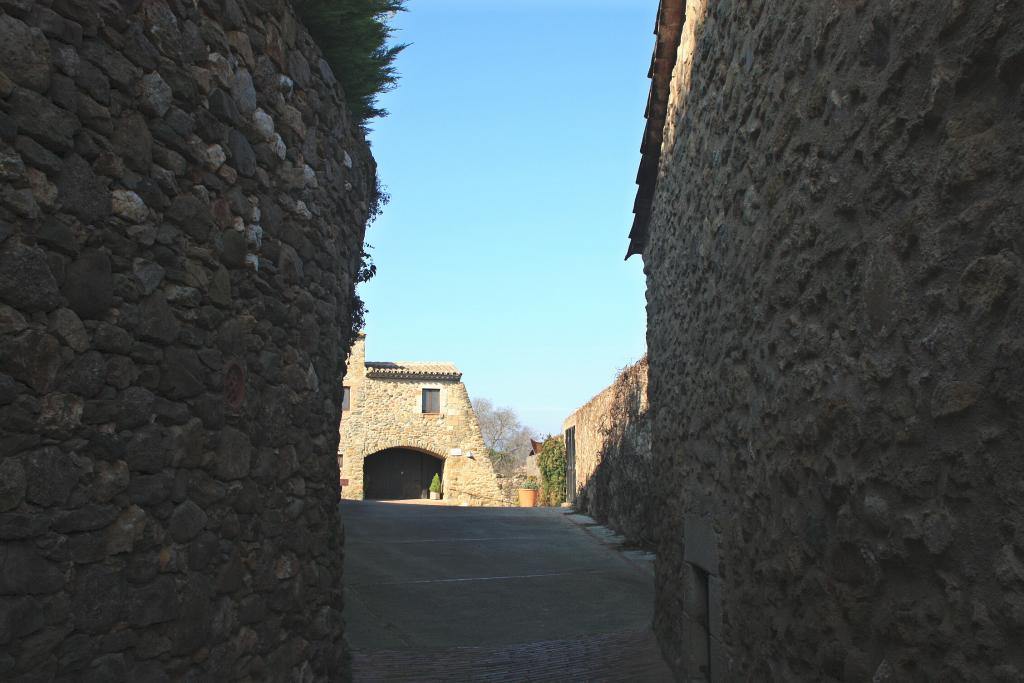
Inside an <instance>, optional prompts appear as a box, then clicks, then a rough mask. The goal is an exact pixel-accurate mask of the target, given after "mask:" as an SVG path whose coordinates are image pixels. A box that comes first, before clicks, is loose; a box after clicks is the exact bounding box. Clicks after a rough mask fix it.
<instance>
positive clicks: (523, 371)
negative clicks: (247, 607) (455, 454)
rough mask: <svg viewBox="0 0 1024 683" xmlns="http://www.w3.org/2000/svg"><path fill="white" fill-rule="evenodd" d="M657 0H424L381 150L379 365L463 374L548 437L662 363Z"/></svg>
mask: <svg viewBox="0 0 1024 683" xmlns="http://www.w3.org/2000/svg"><path fill="white" fill-rule="evenodd" d="M657 4H658V3H657V1H656V0H648V1H646V2H645V1H643V0H507V1H505V0H410V2H409V4H408V7H409V11H408V12H406V13H404V14H401V15H399V16H398V17H397V18H396V19H395V20H394V22H393V24H394V26H396V27H397V28H398V29H399V31H398V33H397V35H396V38H397V40H398V41H400V42H406V43H411V45H410V47H408V48H407V49H406V50H405V52H404V53H402V55H401V56H400V57H399V60H398V63H397V66H398V69H399V71H400V73H401V76H402V79H401V82H400V83H399V86H398V88H397V89H396V90H394V91H392V92H390V93H387V94H386V95H384V96H383V97H382V98H381V104H382V105H383V106H384V108H386V109H388V110H389V111H390V116H388V117H387V118H384V119H381V120H377V121H375V122H374V123H373V124H372V129H373V130H372V133H371V135H370V140H371V144H372V146H373V153H374V156H375V157H376V159H377V163H378V171H379V174H380V177H381V180H382V182H383V184H384V185H385V186H386V187H387V189H388V192H389V193H390V194H391V202H390V204H389V205H388V206H387V207H386V208H385V210H384V213H383V215H382V216H381V217H380V218H379V219H378V220H377V221H376V222H375V223H374V224H373V225H372V226H371V227H370V229H369V231H368V233H367V241H368V242H369V243H370V244H372V245H373V247H374V248H373V250H372V254H373V258H374V261H375V263H376V264H377V269H378V270H377V276H376V277H375V278H374V279H373V280H371V281H370V282H369V283H367V284H365V285H362V286H361V288H360V292H361V295H362V296H363V298H364V299H365V301H366V305H367V308H368V309H369V314H368V316H367V326H366V333H367V349H366V351H367V359H368V360H421V361H422V360H438V361H452V362H454V363H456V364H457V365H458V366H459V368H460V369H461V370H462V372H463V381H464V382H465V383H466V386H467V388H468V389H469V393H470V396H471V397H474V398H475V397H486V398H489V399H491V400H492V401H493V402H494V403H495V404H496V405H500V406H510V407H511V408H513V409H515V410H516V412H518V413H519V415H520V418H521V419H522V421H523V422H524V424H527V425H528V426H530V427H532V428H533V429H535V430H536V431H537V432H538V433H549V432H551V433H558V432H559V431H561V424H562V420H563V419H564V418H565V417H566V416H567V415H568V414H569V413H571V412H572V411H573V410H574V409H575V408H576V407H578V406H579V405H581V404H582V403H584V402H586V401H587V400H589V399H590V397H591V396H593V395H594V394H596V393H597V392H598V391H600V390H601V389H602V388H604V387H605V386H606V385H607V384H609V383H610V382H611V380H612V379H613V377H614V376H615V373H616V371H617V370H618V369H619V368H621V367H623V366H625V365H627V364H628V363H631V362H633V361H635V360H637V359H638V358H639V357H640V356H642V355H643V353H644V349H645V329H646V314H645V309H644V306H645V299H644V279H643V264H642V262H641V261H640V259H639V258H638V257H633V258H632V259H630V260H629V261H623V256H624V255H625V252H626V247H627V234H628V233H629V228H630V224H631V222H632V206H633V197H634V194H635V192H636V186H635V178H636V170H637V165H638V163H639V160H640V153H639V146H640V137H641V134H642V132H643V126H644V117H643V114H644V105H645V103H646V99H647V88H648V80H647V68H648V66H649V63H650V56H651V51H652V48H653V44H654V42H653V41H654V37H653V35H652V31H653V26H654V17H655V12H656V11H657Z"/></svg>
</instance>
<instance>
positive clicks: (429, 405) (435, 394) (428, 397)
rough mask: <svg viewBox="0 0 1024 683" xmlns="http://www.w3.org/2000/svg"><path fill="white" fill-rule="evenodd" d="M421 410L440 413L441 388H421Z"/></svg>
mask: <svg viewBox="0 0 1024 683" xmlns="http://www.w3.org/2000/svg"><path fill="white" fill-rule="evenodd" d="M423 412H424V413H440V412H441V390H440V389H424V390H423Z"/></svg>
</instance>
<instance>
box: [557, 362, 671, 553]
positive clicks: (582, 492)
mask: <svg viewBox="0 0 1024 683" xmlns="http://www.w3.org/2000/svg"><path fill="white" fill-rule="evenodd" d="M647 407H648V404H647V359H646V358H642V359H641V360H640V361H638V362H636V363H634V364H633V365H631V366H629V367H627V368H625V369H623V370H622V372H620V373H619V375H618V376H617V377H616V378H615V381H614V382H613V383H612V384H611V385H610V386H608V387H607V388H606V389H605V390H604V391H602V392H601V393H599V394H598V395H597V396H595V397H594V398H592V399H591V400H590V401H588V402H587V403H585V404H584V405H583V406H581V407H580V408H578V409H577V410H576V412H574V413H573V414H572V415H570V416H569V417H568V418H567V419H566V420H565V423H564V424H563V429H569V428H570V427H575V430H576V431H575V443H576V467H575V474H576V492H575V493H576V495H575V501H574V507H575V508H576V509H577V510H580V511H582V512H585V513H586V514H588V515H590V516H591V517H593V518H595V519H597V520H599V521H600V522H601V523H602V524H606V525H608V526H610V527H611V528H613V529H615V530H616V531H618V532H619V533H621V534H622V535H624V536H625V537H626V539H627V540H628V541H629V542H631V543H634V544H638V545H643V546H649V545H650V546H653V545H654V544H655V543H656V541H657V532H658V527H659V526H660V523H659V517H658V508H657V505H656V502H655V500H654V496H653V492H654V490H655V486H654V462H653V459H652V457H651V424H650V419H649V417H648V413H647Z"/></svg>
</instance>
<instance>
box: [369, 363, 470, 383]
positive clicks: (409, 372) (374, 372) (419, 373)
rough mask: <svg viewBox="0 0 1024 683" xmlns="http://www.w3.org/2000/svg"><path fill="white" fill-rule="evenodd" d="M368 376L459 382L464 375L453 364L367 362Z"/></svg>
mask: <svg viewBox="0 0 1024 683" xmlns="http://www.w3.org/2000/svg"><path fill="white" fill-rule="evenodd" d="M366 376H367V377H396V378H403V379H454V380H456V381H458V380H459V379H461V378H462V373H461V372H460V371H459V369H458V368H457V367H455V365H453V364H452V363H412V362H408V361H398V362H383V361H367V362H366Z"/></svg>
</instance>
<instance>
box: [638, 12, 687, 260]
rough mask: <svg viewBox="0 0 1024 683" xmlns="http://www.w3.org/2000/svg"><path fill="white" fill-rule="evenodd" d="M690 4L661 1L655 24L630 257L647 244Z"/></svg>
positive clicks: (641, 250)
mask: <svg viewBox="0 0 1024 683" xmlns="http://www.w3.org/2000/svg"><path fill="white" fill-rule="evenodd" d="M685 10H686V8H685V6H684V1H683V0H661V2H660V3H659V5H658V19H657V22H656V23H655V26H654V35H655V36H657V38H656V40H655V43H654V54H653V55H652V56H651V69H650V71H649V72H648V74H647V76H648V78H650V79H651V91H650V94H649V95H648V97H647V111H646V112H645V113H644V116H645V117H646V118H647V126H646V127H645V128H644V137H643V141H642V142H641V144H640V152H641V154H642V156H641V159H640V170H639V171H637V175H636V184H637V185H638V186H639V187H638V188H637V191H636V201H635V202H634V203H633V213H634V214H635V216H634V217H633V228H632V229H631V230H630V231H629V250H628V251H627V252H626V258H627V259H628V258H629V257H630V256H632V255H633V254H642V253H643V251H644V247H645V246H647V225H648V223H649V222H650V219H651V204H652V203H653V201H654V188H655V186H656V185H657V182H658V165H659V163H660V161H661V141H662V134H663V132H664V129H665V117H666V116H667V114H668V100H669V92H670V89H671V85H672V71H673V69H675V66H676V53H677V51H678V49H679V40H680V37H681V36H682V32H683V21H684V20H685V14H686V12H685Z"/></svg>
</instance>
